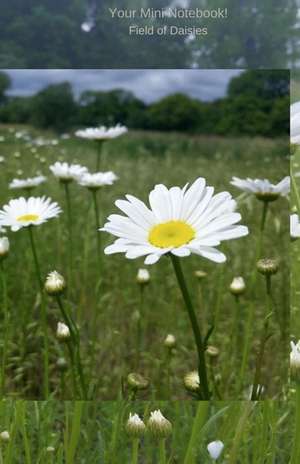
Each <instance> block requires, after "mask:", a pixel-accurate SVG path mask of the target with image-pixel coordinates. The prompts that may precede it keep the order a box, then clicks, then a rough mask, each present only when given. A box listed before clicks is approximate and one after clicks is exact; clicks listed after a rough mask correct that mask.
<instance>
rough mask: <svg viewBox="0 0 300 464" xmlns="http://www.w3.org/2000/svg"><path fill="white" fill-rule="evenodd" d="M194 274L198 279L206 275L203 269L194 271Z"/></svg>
mask: <svg viewBox="0 0 300 464" xmlns="http://www.w3.org/2000/svg"><path fill="white" fill-rule="evenodd" d="M194 274H195V277H197V279H199V280H202V279H204V278H205V277H207V272H205V271H195V273H194Z"/></svg>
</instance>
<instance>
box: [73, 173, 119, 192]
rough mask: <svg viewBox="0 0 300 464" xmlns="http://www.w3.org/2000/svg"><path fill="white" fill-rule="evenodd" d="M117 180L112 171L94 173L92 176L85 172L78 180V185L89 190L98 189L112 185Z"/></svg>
mask: <svg viewBox="0 0 300 464" xmlns="http://www.w3.org/2000/svg"><path fill="white" fill-rule="evenodd" d="M117 179H118V177H117V176H116V174H115V173H114V172H112V171H107V172H96V173H94V174H91V173H89V172H86V173H84V174H83V175H82V176H81V177H80V178H79V180H78V183H79V184H80V185H82V186H83V187H87V188H89V189H98V188H100V187H104V186H105V185H112V184H113V183H114V182H115V181H116V180H117Z"/></svg>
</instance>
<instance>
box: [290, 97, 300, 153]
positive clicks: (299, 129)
mask: <svg viewBox="0 0 300 464" xmlns="http://www.w3.org/2000/svg"><path fill="white" fill-rule="evenodd" d="M290 133H291V143H293V144H295V145H299V144H300V102H297V103H294V104H293V105H291V107H290Z"/></svg>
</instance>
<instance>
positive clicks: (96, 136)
mask: <svg viewBox="0 0 300 464" xmlns="http://www.w3.org/2000/svg"><path fill="white" fill-rule="evenodd" d="M127 131H128V129H127V127H125V126H121V125H120V124H117V125H116V126H115V127H106V126H100V127H95V128H94V127H89V128H87V129H81V130H78V131H76V132H75V135H76V136H77V137H81V138H83V139H89V140H100V141H105V140H110V139H115V138H116V137H119V136H120V135H123V134H125V133H126V132H127Z"/></svg>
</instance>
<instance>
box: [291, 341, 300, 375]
mask: <svg viewBox="0 0 300 464" xmlns="http://www.w3.org/2000/svg"><path fill="white" fill-rule="evenodd" d="M291 349H292V351H291V353H290V369H291V378H292V380H294V381H295V382H297V383H300V340H299V342H298V343H294V342H291Z"/></svg>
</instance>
